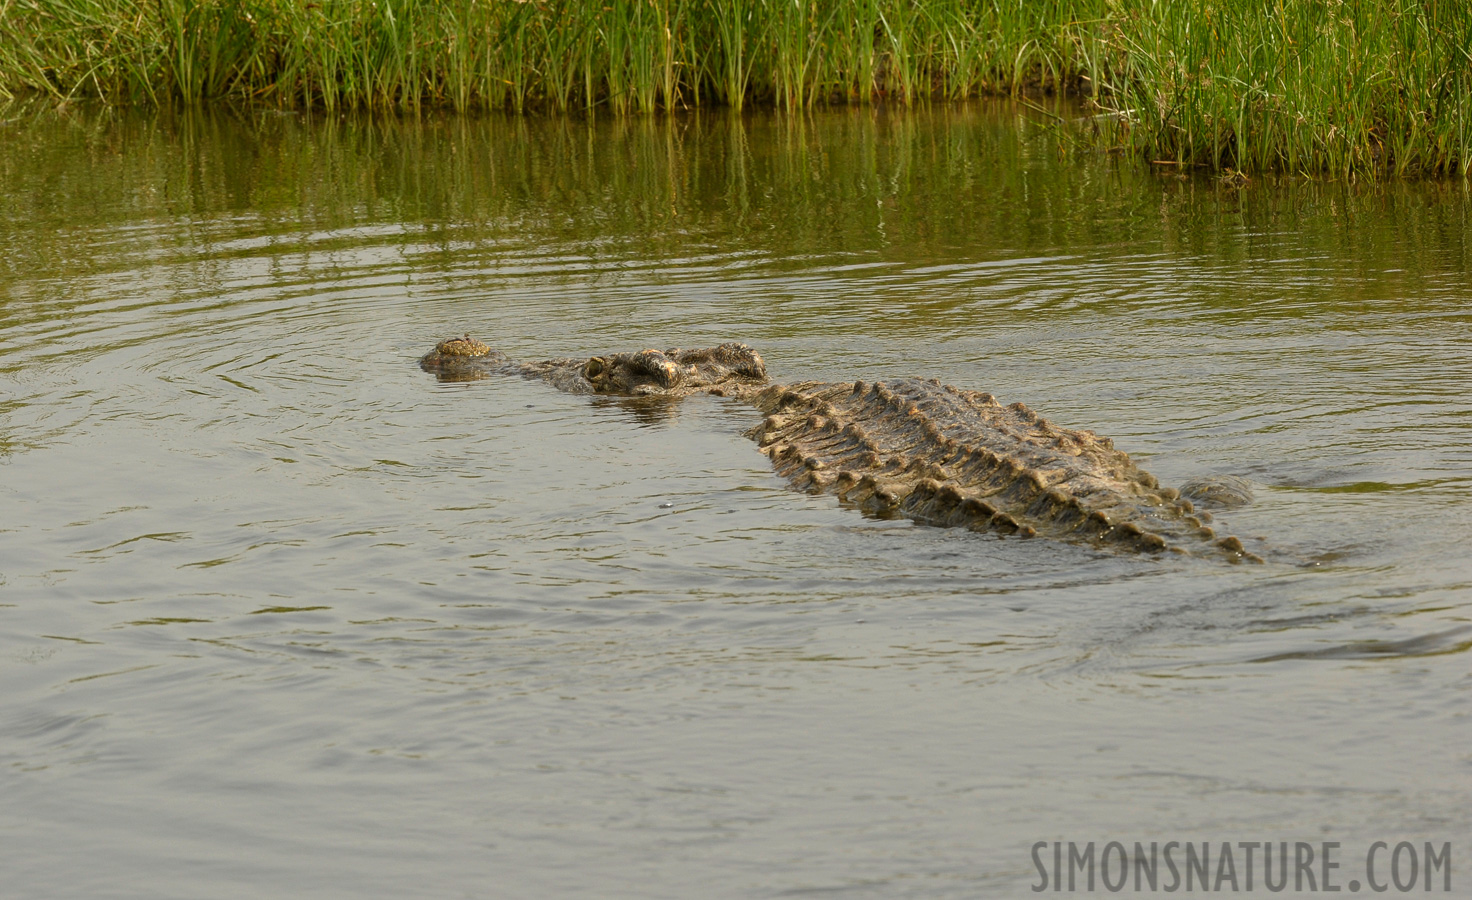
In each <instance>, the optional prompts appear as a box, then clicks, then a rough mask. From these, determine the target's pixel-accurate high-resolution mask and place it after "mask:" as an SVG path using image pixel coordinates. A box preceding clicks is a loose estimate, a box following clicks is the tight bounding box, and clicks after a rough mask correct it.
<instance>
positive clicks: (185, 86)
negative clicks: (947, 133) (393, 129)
mask: <svg viewBox="0 0 1472 900" xmlns="http://www.w3.org/2000/svg"><path fill="white" fill-rule="evenodd" d="M1037 90H1044V91H1068V92H1073V93H1077V94H1080V95H1082V96H1084V97H1086V98H1087V101H1088V103H1089V104H1091V107H1090V109H1089V111H1090V112H1091V113H1093V114H1095V115H1091V116H1090V117H1088V118H1086V119H1085V120H1084V122H1083V124H1082V127H1083V128H1084V129H1085V130H1086V131H1090V132H1093V133H1094V134H1095V135H1096V138H1097V140H1098V141H1099V142H1100V143H1101V144H1102V145H1103V146H1105V147H1109V148H1116V147H1117V148H1121V149H1125V150H1127V151H1129V152H1132V153H1135V154H1138V155H1142V156H1145V157H1148V158H1150V159H1152V160H1161V161H1167V162H1170V163H1173V164H1178V165H1199V166H1207V167H1212V168H1215V169H1237V170H1243V171H1248V172H1257V171H1265V170H1275V171H1289V172H1313V173H1321V172H1328V173H1334V174H1339V175H1346V176H1349V175H1359V174H1366V175H1378V174H1386V173H1394V174H1412V173H1415V174H1422V173H1450V172H1458V173H1462V174H1466V173H1467V172H1468V171H1469V169H1472V4H1468V3H1466V2H1465V0H1196V2H1165V0H542V2H538V0H526V2H519V0H142V2H139V0H0V95H9V96H13V95H18V94H22V93H36V92H40V93H45V94H50V95H53V96H55V97H57V98H60V99H66V100H69V99H72V98H77V97H94V98H100V99H102V100H103V101H105V102H108V103H115V104H155V105H162V104H166V103H175V102H181V101H182V102H197V101H202V100H208V99H213V98H234V99H238V100H247V101H252V102H265V103H271V104H276V105H280V106H302V105H311V106H318V107H323V108H326V109H329V110H337V109H342V108H359V109H375V110H398V111H411V112H412V111H415V110H418V109H420V108H423V107H449V108H453V109H456V110H461V111H465V110H472V109H477V108H503V109H512V110H517V111H522V110H534V109H548V110H557V111H563V110H594V111H599V110H607V111H610V112H613V113H619V114H627V113H633V114H647V113H651V112H655V111H658V110H668V109H685V108H692V107H701V106H709V105H722V106H727V107H731V108H734V109H738V110H739V109H741V108H742V107H743V106H745V105H747V104H750V103H761V104H775V105H777V106H779V107H782V108H785V109H787V110H791V111H794V112H795V111H798V110H802V109H805V108H809V107H811V106H813V105H814V104H821V103H832V102H857V103H873V102H897V103H916V102H923V101H926V100H929V99H962V98H966V97H971V96H976V95H979V94H990V93H1018V92H1023V91H1037Z"/></svg>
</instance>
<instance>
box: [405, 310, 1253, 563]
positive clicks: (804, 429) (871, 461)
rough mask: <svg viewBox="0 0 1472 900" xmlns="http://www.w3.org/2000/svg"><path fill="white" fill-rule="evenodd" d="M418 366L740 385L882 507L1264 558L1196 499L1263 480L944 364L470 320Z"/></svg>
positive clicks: (756, 431) (794, 437)
mask: <svg viewBox="0 0 1472 900" xmlns="http://www.w3.org/2000/svg"><path fill="white" fill-rule="evenodd" d="M420 366H421V367H422V368H423V369H424V370H425V371H428V372H433V373H435V374H436V375H437V377H439V378H440V379H441V380H444V381H469V380H475V379H478V378H485V377H489V376H492V375H521V376H523V377H527V378H534V379H539V380H542V381H546V382H548V383H550V384H552V385H553V386H555V387H557V388H559V389H561V390H564V391H568V392H571V393H582V394H604V395H616V396H630V397H635V396H665V397H684V396H689V395H692V394H711V395H714V396H720V397H731V398H734V399H738V400H742V401H745V402H747V403H749V404H751V405H752V406H754V407H756V409H757V410H759V411H760V412H761V413H763V414H764V416H765V418H764V419H763V420H762V422H761V423H760V424H759V425H756V426H755V427H753V428H752V429H750V430H749V431H748V432H747V436H748V437H750V438H752V439H753V440H755V441H756V442H757V444H758V446H759V447H760V448H761V451H762V452H763V453H764V454H766V455H767V456H768V457H769V458H770V459H771V461H772V466H773V467H774V468H775V469H776V471H777V473H778V474H780V475H782V476H784V477H786V478H787V480H788V481H789V482H790V483H791V484H792V485H793V486H794V487H797V488H799V489H802V490H808V491H812V492H817V493H825V494H833V495H835V496H837V497H838V498H839V499H840V500H841V501H843V502H845V503H850V504H853V505H856V506H858V507H859V508H861V509H863V510H865V511H866V512H869V513H871V514H873V515H877V516H899V517H905V518H909V519H912V520H914V521H916V522H919V523H923V524H926V525H937V526H945V527H959V528H967V529H970V530H972V531H978V532H994V533H997V534H1003V535H1018V536H1022V537H1034V536H1042V537H1047V538H1053V539H1059V540H1066V541H1073V542H1079V543H1087V544H1090V545H1093V546H1098V547H1106V548H1111V549H1119V550H1129V551H1138V552H1144V553H1161V552H1176V553H1187V554H1190V555H1193V556H1203V557H1212V558H1216V559H1222V560H1226V561H1230V562H1244V561H1245V562H1262V558H1261V557H1260V556H1258V555H1257V554H1255V553H1252V552H1251V551H1249V550H1248V549H1247V548H1246V547H1244V546H1243V544H1242V541H1241V540H1239V539H1238V538H1236V537H1231V536H1222V535H1218V534H1217V532H1216V531H1215V530H1214V529H1213V528H1212V526H1211V525H1210V524H1209V523H1210V522H1211V515H1210V513H1207V512H1205V511H1204V510H1198V509H1197V508H1196V505H1195V504H1194V503H1193V502H1192V500H1191V497H1193V496H1194V497H1196V499H1197V500H1198V501H1202V502H1204V503H1211V504H1213V505H1221V506H1230V505H1237V504H1240V503H1243V502H1246V501H1247V499H1248V498H1249V496H1250V494H1249V492H1248V489H1247V486H1246V484H1245V482H1240V481H1237V480H1234V479H1219V480H1215V481H1202V482H1197V483H1195V484H1192V485H1187V486H1186V487H1185V493H1184V494H1183V492H1182V490H1178V489H1176V488H1171V487H1165V486H1163V485H1161V484H1160V482H1159V481H1158V480H1157V479H1156V478H1155V476H1153V475H1151V474H1150V473H1149V472H1146V471H1145V470H1143V469H1141V468H1140V467H1139V466H1138V465H1137V464H1136V463H1135V462H1134V461H1133V460H1132V459H1130V457H1129V455H1128V454H1126V453H1124V452H1123V451H1121V450H1117V449H1115V447H1114V444H1113V442H1112V441H1110V439H1109V438H1107V437H1100V436H1098V435H1096V434H1094V433H1093V432H1091V431H1083V430H1074V429H1069V428H1063V427H1061V426H1058V425H1055V424H1053V423H1051V422H1049V421H1047V420H1046V419H1044V418H1043V417H1041V416H1039V415H1038V414H1037V413H1035V412H1033V411H1032V410H1031V409H1029V408H1028V407H1026V406H1024V405H1023V404H1021V403H1012V404H1008V405H1003V404H1002V403H1001V402H999V401H998V400H997V399H996V398H995V397H993V396H992V395H991V394H988V393H985V392H980V391H970V390H963V389H961V388H957V387H953V386H951V385H946V384H942V383H941V382H940V381H938V380H936V379H921V378H900V379H895V380H890V381H876V382H873V383H866V382H863V381H854V382H821V381H803V382H796V383H793V384H787V385H783V384H773V383H771V382H770V381H769V379H768V377H767V370H766V364H765V362H764V361H763V360H762V358H761V355H760V354H759V353H757V352H756V351H755V350H753V349H752V348H750V347H748V346H746V345H745V344H738V343H727V344H721V345H720V346H718V347H712V348H706V349H699V350H681V349H678V348H676V349H670V350H664V351H660V350H641V351H637V352H633V353H619V354H611V355H607V356H595V357H589V358H585V359H578V358H558V359H549V360H543V361H540V362H533V363H514V362H512V361H510V360H509V359H507V358H506V356H505V355H504V354H502V353H500V352H499V351H496V350H493V349H492V348H490V347H489V346H487V345H486V344H484V343H482V342H480V341H478V340H475V339H474V338H471V337H469V336H468V335H467V336H465V337H461V338H451V339H449V340H445V341H441V342H440V343H439V344H438V345H437V346H436V347H435V349H434V350H432V351H430V352H429V353H427V354H426V355H425V356H424V357H422V358H421V359H420Z"/></svg>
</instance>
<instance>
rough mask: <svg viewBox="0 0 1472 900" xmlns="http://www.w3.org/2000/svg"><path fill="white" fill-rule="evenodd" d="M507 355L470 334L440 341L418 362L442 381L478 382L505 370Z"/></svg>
mask: <svg viewBox="0 0 1472 900" xmlns="http://www.w3.org/2000/svg"><path fill="white" fill-rule="evenodd" d="M506 365H507V363H506V354H504V353H502V352H501V351H499V350H492V349H491V348H490V346H488V345H487V344H484V343H482V342H480V341H478V340H476V339H475V338H473V337H471V336H470V335H468V334H467V335H465V336H464V337H456V338H450V339H448V340H443V341H440V342H439V343H438V344H436V345H435V348H434V349H433V350H431V351H429V352H428V353H426V354H424V356H422V357H420V359H419V367H420V368H421V369H423V370H424V371H426V372H433V373H434V374H435V376H436V377H437V378H438V379H439V380H440V381H476V380H479V379H481V378H488V377H490V376H491V375H493V374H497V373H500V372H503V371H505V368H506Z"/></svg>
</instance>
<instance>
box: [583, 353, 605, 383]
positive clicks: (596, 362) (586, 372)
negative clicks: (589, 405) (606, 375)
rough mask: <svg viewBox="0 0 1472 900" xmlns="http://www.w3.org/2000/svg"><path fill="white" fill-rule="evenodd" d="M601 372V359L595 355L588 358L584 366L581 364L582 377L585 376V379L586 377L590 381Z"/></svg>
mask: <svg viewBox="0 0 1472 900" xmlns="http://www.w3.org/2000/svg"><path fill="white" fill-rule="evenodd" d="M602 373H603V360H601V359H599V358H598V357H596V356H595V357H593V358H592V359H590V360H588V364H587V365H586V366H583V377H584V378H586V379H588V380H589V381H592V380H593V379H594V378H597V377H598V376H599V375H601V374H602Z"/></svg>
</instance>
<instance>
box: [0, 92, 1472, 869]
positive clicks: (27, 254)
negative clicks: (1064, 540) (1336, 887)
mask: <svg viewBox="0 0 1472 900" xmlns="http://www.w3.org/2000/svg"><path fill="white" fill-rule="evenodd" d="M0 118H5V117H0ZM1040 122H1042V123H1045V122H1046V120H1044V119H1043V118H1042V117H1041V116H1038V115H1036V114H1035V113H1033V112H1032V111H1030V110H1029V109H1027V108H1025V107H1022V108H1014V107H1008V106H999V107H998V106H968V107H941V108H936V109H932V110H926V111H918V112H914V113H908V114H900V113H896V112H893V111H869V110H865V111H837V112H825V113H820V114H817V115H815V116H813V117H812V118H810V119H804V120H797V121H788V120H783V119H781V118H769V117H766V116H762V115H756V116H751V117H748V118H745V119H732V118H728V117H726V116H724V115H701V116H695V115H690V116H683V117H678V118H674V119H655V120H631V121H623V122H609V121H602V120H600V121H597V122H592V123H590V122H585V121H582V120H537V119H528V120H516V119H509V118H499V117H489V118H478V119H456V118H445V119H438V118H428V119H426V120H423V121H405V120H387V121H385V120H376V121H375V120H368V119H355V118H326V119H324V118H322V117H320V116H319V117H315V118H314V117H311V116H298V115H280V114H276V113H270V112H261V113H255V112H248V113H233V114H232V113H227V112H220V113H215V114H198V113H196V114H188V115H183V114H181V115H163V116H152V117H151V116H134V115H123V114H116V113H114V114H108V113H101V112H94V111H87V110H81V111H78V110H76V109H68V110H62V111H60V112H53V111H47V110H42V109H38V108H30V107H18V106H12V107H11V108H10V109H9V112H8V120H7V121H6V123H5V125H4V126H3V127H0V251H3V252H0V301H3V305H0V685H3V687H4V691H3V699H0V798H3V799H0V848H3V849H0V871H3V872H4V885H5V887H4V888H3V889H0V893H3V894H4V895H5V896H24V897H28V898H45V897H77V896H87V897H148V898H171V897H180V898H185V897H190V898H192V897H259V896H273V895H274V896H300V897H352V898H361V897H402V896H416V897H485V896H495V897H573V896H579V897H582V896H598V897H682V898H683V897H691V896H709V897H792V896H798V897H800V896H809V895H822V896H830V895H831V896H842V897H925V898H930V897H1016V896H1031V892H1030V891H1029V887H1030V886H1031V885H1033V884H1035V883H1037V881H1038V879H1039V874H1038V871H1037V869H1036V868H1035V866H1034V864H1033V861H1032V858H1031V856H1030V848H1031V846H1032V845H1033V844H1034V843H1035V842H1037V841H1048V842H1052V841H1065V842H1066V841H1079V842H1084V841H1097V842H1099V843H1100V845H1101V846H1102V844H1103V842H1105V841H1109V840H1121V841H1124V842H1127V843H1129V844H1130V845H1132V842H1134V841H1142V842H1149V841H1152V840H1155V841H1160V842H1162V843H1163V842H1165V841H1170V840H1177V841H1196V842H1201V841H1210V842H1212V843H1213V846H1215V845H1216V844H1219V843H1220V842H1223V841H1231V842H1238V841H1274V842H1276V841H1284V840H1286V841H1311V842H1315V845H1316V846H1317V845H1318V843H1317V842H1322V841H1339V842H1341V843H1342V846H1343V848H1344V850H1343V851H1342V859H1343V871H1342V872H1341V873H1340V878H1339V883H1340V884H1341V885H1343V884H1344V883H1345V882H1347V881H1348V880H1349V879H1350V878H1357V877H1361V876H1360V875H1359V871H1360V869H1361V865H1360V859H1361V858H1362V856H1363V854H1364V852H1365V851H1366V848H1367V847H1368V846H1369V845H1370V844H1371V843H1372V842H1373V841H1377V840H1385V841H1389V842H1391V844H1392V845H1393V844H1394V843H1395V842H1396V841H1400V840H1403V839H1404V840H1409V841H1413V842H1415V844H1416V846H1417V847H1420V846H1421V845H1422V842H1424V841H1433V842H1436V844H1437V845H1438V846H1439V845H1440V844H1441V843H1442V842H1452V844H1453V846H1454V851H1455V853H1456V854H1459V855H1457V856H1455V860H1456V862H1455V864H1454V871H1455V872H1456V873H1457V874H1456V879H1457V881H1456V886H1455V890H1456V891H1464V890H1466V886H1465V884H1463V883H1462V882H1464V881H1465V879H1466V876H1465V875H1464V874H1462V873H1463V872H1465V855H1466V853H1467V852H1468V850H1469V849H1472V844H1469V842H1468V841H1467V840H1466V838H1467V836H1468V835H1469V834H1472V828H1469V825H1472V815H1469V813H1468V809H1469V802H1468V801H1469V800H1472V753H1469V752H1468V750H1467V747H1468V746H1472V743H1469V737H1472V727H1469V716H1468V702H1467V701H1468V692H1469V688H1472V677H1469V669H1468V659H1469V656H1468V652H1467V651H1468V650H1469V648H1472V591H1469V584H1472V564H1469V562H1468V558H1467V552H1466V547H1467V543H1468V535H1469V533H1472V512H1469V510H1472V504H1469V502H1468V501H1469V499H1472V496H1469V495H1472V449H1469V448H1472V400H1469V399H1468V398H1469V397H1472V353H1469V351H1472V333H1469V326H1472V307H1469V298H1472V265H1469V241H1468V239H1469V234H1472V231H1469V213H1472V202H1469V195H1468V192H1467V190H1466V188H1465V186H1464V185H1462V184H1460V183H1450V184H1442V183H1431V184H1391V185H1368V184H1355V185H1345V184H1339V183H1333V182H1322V183H1321V182H1313V181H1306V180H1298V179H1259V180H1257V181H1254V182H1251V183H1249V184H1248V185H1247V186H1246V187H1236V186H1233V185H1228V184H1222V183H1219V182H1217V181H1214V180H1212V179H1211V178H1210V177H1208V176H1206V175H1202V174H1197V173H1185V174H1184V175H1182V174H1181V173H1177V172H1176V171H1174V170H1173V169H1169V168H1167V167H1154V168H1150V167H1141V166H1138V165H1136V164H1134V163H1132V162H1128V161H1124V160H1120V159H1118V158H1115V157H1112V156H1110V155H1107V154H1096V153H1095V152H1093V151H1092V150H1089V149H1087V148H1085V147H1082V146H1080V145H1078V144H1075V143H1073V142H1071V141H1070V140H1069V139H1068V138H1067V136H1066V135H1060V134H1059V133H1057V132H1056V131H1055V130H1053V129H1050V128H1049V127H1046V124H1039V123H1040ZM467 331H468V332H471V333H473V334H475V335H476V336H478V337H480V338H482V339H484V340H486V341H488V342H490V343H491V344H493V345H494V346H497V347H499V348H501V349H503V350H505V351H506V352H507V353H509V354H510V355H511V356H512V357H513V358H521V359H536V358H543V357H548V356H558V355H589V354H592V353H596V352H602V351H608V350H625V349H637V348H641V347H644V346H658V347H665V346H673V345H680V346H704V345H709V344H714V343H718V342H720V341H724V340H733V339H737V340H744V341H746V342H748V343H750V344H752V345H754V346H756V347H758V348H760V349H761V350H762V352H763V353H764V355H765V357H766V359H767V362H768V366H769V369H770V370H771V372H772V374H773V376H774V378H776V379H778V380H796V379H804V378H830V379H853V378H865V379H874V378H883V377H885V376H893V375H902V374H918V375H926V376H930V375H934V376H938V377H941V378H942V379H944V380H946V381H949V382H952V383H955V384H958V385H961V386H964V387H969V388H976V389H985V390H989V391H992V392H994V393H995V394H997V396H998V397H1000V398H1002V399H1003V400H1004V401H1012V400H1023V401H1025V402H1026V403H1028V404H1029V405H1030V406H1032V407H1033V408H1035V409H1037V410H1039V411H1041V412H1042V413H1044V414H1045V415H1047V416H1048V417H1049V418H1050V419H1052V420H1054V421H1057V422H1059V423H1061V424H1065V425H1068V426H1071V427H1076V428H1090V429H1093V430H1096V431H1097V432H1099V433H1101V434H1107V435H1110V436H1111V437H1113V438H1114V439H1115V442H1116V444H1117V445H1118V446H1119V447H1121V448H1122V449H1125V450H1127V451H1128V452H1130V453H1131V454H1133V455H1135V456H1137V457H1138V458H1140V459H1141V460H1142V462H1143V463H1144V464H1145V465H1146V467H1147V468H1149V469H1150V470H1151V471H1153V472H1155V473H1156V474H1157V475H1158V476H1160V477H1161V479H1162V480H1163V481H1165V482H1167V483H1179V482H1181V481H1184V480H1185V479H1187V478H1190V477H1193V476H1198V475H1209V474H1235V475H1242V476H1246V477H1248V478H1250V479H1252V480H1253V481H1254V483H1255V484H1256V491H1257V502H1256V503H1255V504H1254V505H1253V506H1251V507H1249V508H1247V509H1244V510H1239V511H1233V512H1231V513H1230V514H1223V516H1222V517H1221V520H1222V521H1223V522H1224V523H1226V529H1225V530H1227V531H1229V532H1231V533H1237V534H1242V535H1244V536H1250V537H1253V538H1257V539H1261V540H1262V541H1263V542H1264V543H1265V544H1267V545H1269V546H1271V547H1272V548H1273V549H1274V559H1273V560H1272V561H1270V563H1269V564H1267V565H1264V566H1230V565H1225V564H1214V563H1208V562H1203V561H1198V560H1189V559H1176V558H1165V559H1160V558H1151V557H1135V556H1120V555H1115V554H1110V553H1102V552H1098V551H1095V550H1092V549H1090V548H1087V547H1078V546H1071V545H1066V544H1059V543H1054V542H1048V541H1040V540H1038V541H1027V540H1017V539H1007V538H998V537H995V536H983V535H976V534H970V533H962V532H957V531H953V530H945V529H934V528H925V527H918V526H914V525H912V524H910V523H908V522H904V521H886V520H875V519H866V518H864V517H863V516H862V515H860V514H859V513H857V512H856V511H853V510H851V509H844V508H842V507H840V506H839V505H838V504H837V503H836V502H835V501H834V500H833V499H832V498H831V497H821V496H808V495H804V494H800V493H796V492H793V491H791V490H789V489H788V488H786V487H785V486H784V483H783V482H782V481H781V480H780V479H778V478H777V477H775V476H774V475H773V474H772V473H771V472H770V470H769V468H768V466H767V463H766V460H765V459H764V458H763V457H762V456H761V455H760V454H758V453H757V452H756V450H755V447H754V445H753V444H752V443H751V442H749V441H747V440H746V439H744V438H743V437H742V436H741V432H742V431H743V430H744V429H745V428H746V427H748V426H749V425H750V424H752V423H753V422H754V421H755V418H754V415H753V413H752V412H751V411H750V410H749V409H747V408H745V407H743V406H741V405H739V404H736V403H732V402H729V401H722V400H718V399H714V398H692V399H690V400H687V401H684V402H682V403H679V404H677V405H673V406H654V407H650V406H637V405H630V404H627V403H619V402H615V401H602V402H600V401H597V400H589V399H587V398H582V397H574V396H568V395H563V394H559V393H557V392H555V391H553V390H551V389H549V388H547V387H546V386H545V385H541V384H538V383H533V382H527V381H522V380H520V379H515V378H506V379H495V380H489V381H482V382H476V383H471V384H445V385H442V384H437V383H436V382H435V381H434V379H433V378H431V377H429V376H427V375H425V374H424V373H422V372H420V371H419V370H418V368H417V367H416V366H415V365H414V360H415V358H416V357H417V356H418V355H419V354H421V353H423V352H424V351H425V350H427V349H428V348H429V347H430V346H432V345H433V344H434V342H435V341H437V340H439V339H440V338H443V337H446V336H449V335H452V334H459V333H463V332H467ZM1050 846H1051V844H1050ZM1384 877H1385V876H1384V869H1383V867H1382V871H1381V879H1382V880H1384ZM1438 877H1439V876H1438ZM1050 889H1051V886H1050ZM1101 890H1102V888H1101ZM1256 890H1258V891H1262V890H1263V886H1262V885H1261V884H1260V883H1259V884H1258V886H1257V888H1256ZM1290 892H1291V891H1290ZM1149 894H1150V892H1149V891H1146V892H1144V893H1143V894H1137V895H1140V896H1144V895H1149ZM1161 896H1165V894H1164V893H1161Z"/></svg>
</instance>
